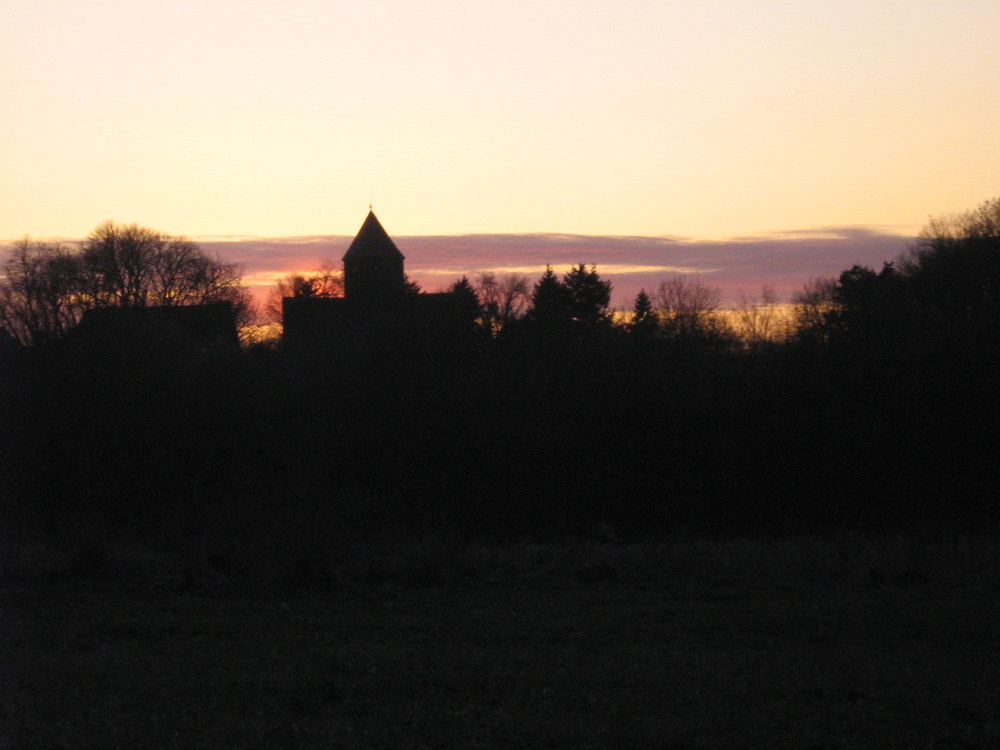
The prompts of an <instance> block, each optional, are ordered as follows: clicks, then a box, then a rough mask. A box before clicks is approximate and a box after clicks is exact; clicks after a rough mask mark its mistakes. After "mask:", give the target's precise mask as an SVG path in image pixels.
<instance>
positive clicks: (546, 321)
mask: <svg viewBox="0 0 1000 750" xmlns="http://www.w3.org/2000/svg"><path fill="white" fill-rule="evenodd" d="M571 316H572V298H571V296H570V291H569V289H568V288H567V287H566V285H565V284H564V283H563V282H561V281H560V280H559V278H558V277H557V276H556V274H555V272H554V271H553V270H552V266H546V267H545V273H543V274H542V276H541V278H540V279H539V280H538V281H537V282H536V283H535V288H534V290H533V291H532V294H531V309H530V310H528V319H529V320H532V321H534V322H536V323H541V324H543V325H560V324H565V323H567V322H569V321H570V320H571Z"/></svg>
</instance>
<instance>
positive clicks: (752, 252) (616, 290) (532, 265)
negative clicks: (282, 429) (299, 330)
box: [198, 226, 914, 306]
mask: <svg viewBox="0 0 1000 750" xmlns="http://www.w3.org/2000/svg"><path fill="white" fill-rule="evenodd" d="M351 239H352V238H351V237H349V236H340V235H317V236H299V237H254V238H245V237H205V238H198V241H199V244H201V245H202V247H203V248H204V249H206V250H207V251H209V252H214V253H217V254H218V255H219V256H220V257H221V258H222V259H224V260H228V261H231V262H236V263H240V264H241V265H242V266H243V267H244V271H245V274H246V276H245V278H246V280H247V282H248V283H250V284H251V285H252V286H264V285H270V284H273V283H274V280H275V279H277V278H280V277H281V276H283V275H286V274H288V273H290V272H292V271H308V270H310V269H314V268H317V267H318V266H320V265H321V264H323V263H328V262H339V261H340V258H341V257H342V256H343V254H344V252H345V251H346V250H347V247H348V246H349V245H350V242H351ZM393 239H394V241H395V242H396V244H397V246H398V247H399V249H400V250H401V251H402V252H403V255H405V256H406V268H407V272H408V273H409V275H410V276H411V277H412V278H414V279H415V280H416V281H418V282H420V283H421V284H422V285H423V287H424V288H425V289H427V290H429V291H433V290H436V289H440V288H442V287H445V286H447V284H448V281H447V279H449V278H450V279H451V280H454V279H458V278H459V277H460V276H463V275H465V276H469V277H472V276H473V275H475V274H476V273H480V272H483V271H494V272H496V273H523V274H525V275H528V276H529V277H534V276H536V275H540V274H541V272H542V271H543V270H544V268H545V266H546V265H551V266H552V267H553V268H555V269H556V270H558V271H560V272H562V271H564V270H566V269H567V268H569V267H570V266H572V265H576V264H578V263H586V264H587V265H595V266H597V270H598V272H599V273H601V274H602V275H604V276H605V277H606V278H608V279H609V280H610V281H611V282H612V284H613V300H614V304H615V305H617V306H628V305H631V301H632V300H633V299H634V298H635V295H636V294H637V293H638V291H639V289H641V288H645V289H647V290H651V289H653V288H655V287H656V286H657V285H658V283H659V281H660V280H662V279H663V278H666V277H669V276H673V275H675V274H693V275H696V276H697V278H698V279H699V280H700V281H701V282H702V283H705V284H708V285H711V286H717V287H719V288H720V289H722V291H723V294H724V297H725V299H726V301H727V302H730V303H732V302H735V300H736V299H737V298H738V297H739V294H740V293H741V292H744V293H747V294H754V293H756V292H758V291H759V290H760V289H761V288H762V287H763V286H765V285H766V286H769V287H771V288H772V289H774V291H775V292H776V293H777V294H778V295H779V296H780V297H781V298H783V299H788V298H789V297H790V296H791V295H792V294H793V293H794V292H796V291H798V290H799V289H801V288H802V286H803V284H805V283H806V282H807V281H809V280H810V279H813V278H816V277H831V276H833V277H835V276H837V275H839V274H840V272H841V271H843V270H845V269H847V268H850V267H851V266H853V265H856V264H857V265H867V266H872V267H876V268H877V267H879V266H881V264H882V263H883V262H885V261H891V260H893V259H894V258H895V257H897V256H898V255H899V254H900V253H901V252H903V251H904V250H905V249H906V248H907V247H908V246H909V245H910V244H912V242H913V239H914V238H913V236H912V234H906V233H904V232H903V231H901V230H900V228H897V227H878V226H874V227H872V226H827V227H814V228H806V229H793V230H785V231H779V232H772V233H769V234H767V235H759V236H746V237H734V238H729V239H721V240H703V239H698V238H690V237H674V236H665V237H642V236H628V235H580V234H556V233H552V234H545V233H522V234H459V235H421V236H405V235H399V236H396V235H394V236H393Z"/></svg>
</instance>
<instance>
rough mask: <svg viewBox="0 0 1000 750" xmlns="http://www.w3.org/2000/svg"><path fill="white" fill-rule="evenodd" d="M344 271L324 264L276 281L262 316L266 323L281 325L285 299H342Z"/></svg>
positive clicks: (339, 267)
mask: <svg viewBox="0 0 1000 750" xmlns="http://www.w3.org/2000/svg"><path fill="white" fill-rule="evenodd" d="M343 296H344V269H343V268H342V267H341V266H340V265H339V264H334V263H332V262H330V261H326V262H324V263H323V264H322V265H320V267H319V268H317V269H315V270H313V271H307V272H305V273H298V272H296V273H290V274H288V275H287V276H285V277H284V278H282V279H278V281H277V282H275V284H274V286H273V287H272V288H271V293H270V294H269V295H268V298H267V302H266V303H265V304H264V310H263V312H262V315H263V317H264V319H265V320H266V321H267V322H268V323H278V324H280V323H281V317H282V302H281V300H283V299H284V298H285V297H343Z"/></svg>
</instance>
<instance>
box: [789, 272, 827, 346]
mask: <svg viewBox="0 0 1000 750" xmlns="http://www.w3.org/2000/svg"><path fill="white" fill-rule="evenodd" d="M836 289H837V282H836V280H834V279H827V278H817V279H811V280H810V281H807V282H806V283H805V285H804V286H803V287H802V291H800V292H797V293H796V294H794V295H792V320H791V330H792V335H794V336H797V337H798V338H800V339H801V338H812V337H815V336H818V335H821V332H822V331H823V328H824V325H825V324H826V322H827V318H828V316H829V314H830V313H831V312H832V311H833V310H834V308H835V307H836V306H837V301H836Z"/></svg>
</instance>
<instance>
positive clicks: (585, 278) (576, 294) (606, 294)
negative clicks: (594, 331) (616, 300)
mask: <svg viewBox="0 0 1000 750" xmlns="http://www.w3.org/2000/svg"><path fill="white" fill-rule="evenodd" d="M563 285H564V286H565V288H566V290H567V292H568V296H569V311H570V315H571V316H572V318H573V320H575V321H577V322H579V323H584V324H588V325H593V324H595V323H603V322H606V321H607V320H608V307H609V306H610V305H611V282H610V281H603V280H602V279H601V277H600V275H599V274H598V273H597V267H596V266H591V267H590V268H589V269H588V268H587V267H586V266H585V265H584V264H583V263H581V264H580V265H578V266H573V268H571V269H570V271H569V273H567V274H566V275H565V276H564V277H563Z"/></svg>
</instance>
